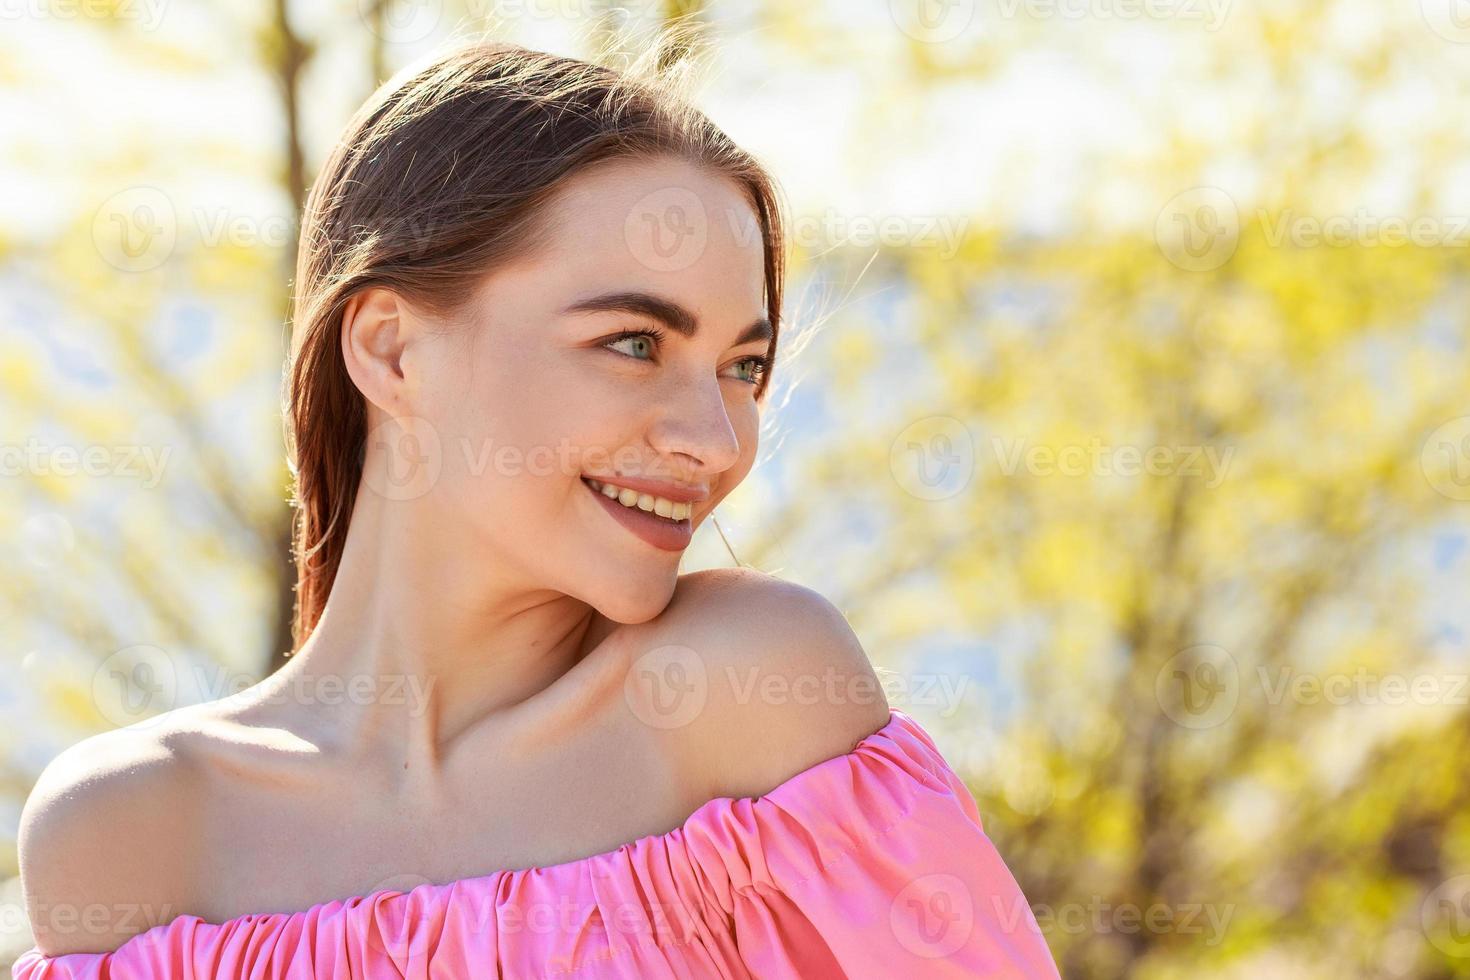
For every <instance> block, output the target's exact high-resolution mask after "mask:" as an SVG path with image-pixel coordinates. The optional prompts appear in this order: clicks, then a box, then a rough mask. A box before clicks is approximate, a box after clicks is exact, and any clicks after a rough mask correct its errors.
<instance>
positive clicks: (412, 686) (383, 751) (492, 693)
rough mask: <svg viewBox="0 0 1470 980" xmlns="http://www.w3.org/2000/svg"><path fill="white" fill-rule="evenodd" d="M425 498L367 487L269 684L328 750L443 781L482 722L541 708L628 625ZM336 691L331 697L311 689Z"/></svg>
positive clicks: (409, 775) (513, 719)
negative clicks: (310, 619) (516, 560)
mask: <svg viewBox="0 0 1470 980" xmlns="http://www.w3.org/2000/svg"><path fill="white" fill-rule="evenodd" d="M416 503H418V502H416V501H388V500H384V499H383V498H382V497H379V496H377V495H374V494H372V493H371V492H368V491H363V492H360V493H359V494H358V499H357V503H356V505H355V506H354V509H353V515H352V520H351V523H350V525H349V530H348V534H347V540H346V543H345V546H344V550H343V555H342V560H341V563H340V565H339V567H338V569H337V575H336V578H335V579H334V581H333V584H332V589H331V594H330V597H329V599H328V602H327V604H326V607H325V608H324V610H323V612H322V615H321V617H320V619H319V620H318V622H317V624H316V626H315V628H314V629H313V631H312V634H311V636H310V637H309V638H308V639H307V641H306V643H305V644H303V646H302V648H301V649H300V650H299V651H298V652H297V653H296V654H295V655H293V656H292V657H291V658H290V660H288V661H287V663H286V665H285V666H283V667H282V668H281V669H280V670H279V671H277V672H276V674H274V675H272V677H271V678H270V679H268V680H267V682H266V685H271V684H274V685H275V687H276V688H277V689H278V690H280V691H282V692H283V693H282V697H283V698H284V700H285V701H286V703H289V704H291V705H292V706H293V707H294V708H295V709H296V713H297V714H299V715H301V716H302V717H304V718H307V719H308V721H307V723H306V724H307V725H308V726H309V728H310V730H311V731H312V734H313V736H314V737H315V739H317V740H319V742H318V744H322V745H323V747H324V750H329V751H333V752H339V753H341V754H343V755H344V756H346V757H349V758H353V759H357V760H361V762H362V764H367V765H373V766H377V765H379V764H385V765H389V766H391V767H392V769H393V771H395V772H396V771H398V770H400V769H402V770H404V771H405V778H414V777H413V774H414V773H418V774H420V775H421V776H422V777H423V778H426V779H432V778H434V777H435V775H436V773H437V772H438V771H439V770H440V769H441V768H442V767H443V765H444V764H445V760H446V759H447V757H448V755H449V751H450V749H451V748H452V747H453V746H454V745H455V744H456V743H457V742H458V741H459V740H460V738H461V737H462V736H463V735H464V734H466V733H467V732H469V731H470V730H471V729H474V728H476V727H483V726H484V725H485V724H487V723H494V724H499V723H501V722H504V723H505V724H506V725H511V724H512V723H514V722H517V721H518V720H520V719H522V718H529V717H530V716H532V715H534V714H535V708H536V706H537V702H536V700H535V699H536V698H537V696H538V695H541V694H543V693H544V692H546V691H548V689H549V688H551V686H552V685H553V684H554V683H555V682H556V681H557V680H558V679H560V678H562V677H563V676H564V675H566V674H567V672H568V671H570V670H571V669H572V668H573V667H574V666H576V665H577V664H578V663H579V662H580V661H581V660H582V659H583V657H584V656H585V655H586V654H587V652H588V651H589V650H591V649H593V648H595V647H596V646H597V645H598V644H599V643H600V642H601V641H602V640H603V639H604V638H606V637H607V636H608V635H609V634H610V633H611V632H612V630H613V629H614V628H615V626H616V624H614V623H612V622H610V621H608V620H607V619H606V618H605V617H603V616H602V615H600V614H599V613H598V612H597V611H596V610H595V609H593V607H592V606H590V605H588V604H587V603H586V602H583V601H582V600H580V599H576V598H573V597H571V596H568V595H565V594H562V593H560V592H556V591H555V590H551V589H546V588H540V589H538V588H536V587H535V586H534V585H533V584H532V583H530V582H528V581H526V580H525V576H524V575H523V573H521V571H520V570H519V569H515V568H509V567H506V563H504V562H501V561H498V560H497V556H496V555H492V554H484V553H471V552H472V549H469V548H466V546H465V542H464V541H463V540H458V541H451V540H446V536H448V535H451V534H452V533H454V531H453V529H448V528H444V527H442V526H440V524H439V523H437V522H436V520H435V512H434V509H433V508H432V507H429V506H427V505H425V506H415V504H416ZM263 686H265V685H263ZM328 689H330V690H332V691H334V692H336V693H335V696H334V697H333V698H332V699H331V701H332V703H328V699H327V698H326V697H322V696H310V695H307V696H302V695H301V694H300V693H299V692H302V691H305V692H325V691H327V690H328Z"/></svg>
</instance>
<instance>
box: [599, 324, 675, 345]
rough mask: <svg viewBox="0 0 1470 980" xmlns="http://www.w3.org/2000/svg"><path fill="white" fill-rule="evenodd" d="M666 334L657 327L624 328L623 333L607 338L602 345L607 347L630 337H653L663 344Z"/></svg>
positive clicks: (657, 342)
mask: <svg viewBox="0 0 1470 980" xmlns="http://www.w3.org/2000/svg"><path fill="white" fill-rule="evenodd" d="M666 336H668V335H667V334H665V333H664V332H663V331H662V330H660V329H658V328H657V327H645V328H644V329H642V330H624V331H622V332H621V333H618V334H615V335H613V336H611V337H609V338H607V340H605V341H603V343H602V345H603V346H604V347H606V346H608V345H609V344H616V343H617V342H618V341H620V340H627V339H628V338H630V337H652V338H653V341H654V343H656V344H662V343H663V342H664V338H665V337H666Z"/></svg>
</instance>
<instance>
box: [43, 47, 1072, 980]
mask: <svg viewBox="0 0 1470 980" xmlns="http://www.w3.org/2000/svg"><path fill="white" fill-rule="evenodd" d="M301 238H302V241H301V253H300V262H299V266H298V269H297V276H296V290H297V295H296V313H295V325H294V335H293V351H292V359H291V364H290V368H289V373H288V379H287V380H288V389H287V406H286V407H287V413H288V419H289V428H290V434H291V437H292V438H291V443H292V455H293V461H294V466H295V475H296V494H297V499H296V505H297V507H298V513H297V518H298V520H297V525H296V529H295V530H296V541H295V544H296V551H297V556H298V563H297V571H298V578H299V583H298V590H297V603H298V605H297V618H296V650H295V652H294V655H293V656H292V657H291V658H290V660H289V661H288V662H287V663H286V665H285V666H284V667H283V668H281V669H280V670H279V671H277V672H276V673H275V674H273V675H272V676H271V677H269V678H268V679H266V680H265V681H263V682H262V683H260V684H258V685H256V686H255V687H252V688H250V689H249V690H247V691H245V692H243V693H242V694H240V695H237V696H235V697H231V698H227V699H224V700H219V701H212V702H208V703H205V704H202V705H197V706H193V707H190V708H184V709H179V710H176V711H173V712H169V713H167V714H165V715H163V716H161V718H160V719H159V720H158V721H157V722H156V723H153V724H149V725H147V726H129V727H128V728H124V729H120V730H117V731H114V732H109V733H106V734H105V735H101V736H96V737H94V738H92V739H88V740H87V741H85V742H83V743H81V744H80V745H79V746H77V747H74V748H73V749H71V750H68V751H67V752H66V753H64V754H63V755H62V756H61V757H59V758H58V759H57V760H56V761H55V762H54V763H53V764H52V765H51V766H49V767H48V768H47V770H46V772H45V773H44V774H43V776H42V778H41V780H40V782H39V784H38V785H37V787H36V789H35V791H34V792H33V794H32V796H31V799H30V800H29V801H28V804H27V808H26V811H25V814H24V816H23V820H22V831H21V852H22V853H21V865H22V876H23V883H24V889H25V894H26V898H27V905H28V911H29V913H30V916H31V920H32V925H33V928H34V930H35V935H36V947H35V948H34V949H32V950H29V951H28V952H27V953H26V954H25V955H24V956H23V957H22V959H21V960H20V961H19V962H17V964H16V966H15V969H14V974H15V976H16V977H17V978H20V980H33V978H40V977H55V976H61V977H66V976H110V977H112V978H114V980H120V978H131V977H145V976H146V977H185V976H190V977H193V976H230V977H235V976H240V977H245V976H250V977H308V976H323V977H359V976H361V977H380V976H381V977H388V976H391V977H398V976H403V977H427V976H432V977H455V978H459V977H497V976H505V977H543V976H558V977H561V976H565V977H629V978H632V977H642V978H658V977H668V978H673V977H751V976H759V977H803V978H811V977H843V976H849V977H885V978H886V977H894V976H925V977H929V976H935V977H938V976H954V977H960V976H966V977H968V976H1015V977H1020V976H1027V977H1032V976H1054V975H1055V969H1054V967H1053V965H1052V962H1051V959H1050V957H1049V955H1048V953H1047V950H1046V947H1045V944H1044V942H1043V941H1042V939H1041V936H1040V933H1039V931H1038V930H1037V928H1036V924H1035V921H1034V919H1033V918H1032V915H1031V912H1030V909H1029V908H1028V907H1027V905H1026V902H1025V899H1024V898H1023V897H1022V895H1021V893H1020V891H1019V890H1018V889H1017V887H1016V884H1015V881H1014V879H1013V878H1012V877H1011V875H1010V874H1009V873H1008V871H1007V870H1006V868H1005V866H1004V864H1003V863H1002V862H1001V860H1000V858H999V857H998V855H997V854H996V852H995V851H994V849H993V848H992V846H991V845H990V843H989V841H988V840H987V838H986V837H985V835H984V833H983V831H982V829H981V826H980V821H979V815H978V811H977V809H976V807H975V803H974V800H973V798H972V797H971V796H970V795H969V793H968V791H967V790H966V789H965V787H964V785H963V784H962V783H961V782H960V780H959V779H958V778H957V777H956V776H955V774H954V773H953V772H952V771H951V770H950V769H949V767H948V766H947V765H946V764H945V762H944V760H943V759H942V757H941V756H940V755H939V753H938V752H937V751H936V749H935V747H934V744H933V742H932V741H931V740H930V739H929V737H928V736H927V734H925V733H924V732H923V730H922V729H921V728H920V727H919V726H918V725H917V724H916V723H915V722H914V721H913V720H912V719H911V718H909V717H908V716H907V715H906V714H905V713H903V712H901V711H898V710H894V709H890V708H889V707H888V705H887V703H886V701H885V700H884V698H883V695H882V692H881V689H880V688H879V687H878V684H877V682H876V679H875V678H874V675H873V672H872V668H871V667H870V665H869V664H868V661H867V658H866V656H865V655H864V653H863V651H862V649H861V647H860V646H859V645H858V643H857V641H856V639H855V637H854V636H853V634H852V631H851V629H850V628H849V627H848V626H847V624H846V622H845V621H844V619H843V618H842V616H841V615H840V613H838V612H837V611H836V610H835V609H834V608H833V607H832V606H831V604H830V603H828V602H827V601H826V600H824V599H823V598H821V597H820V596H818V595H816V594H815V593H813V592H811V591H810V590H807V589H804V588H800V587H797V586H794V585H790V584H785V583H782V582H780V581H779V580H776V579H774V578H771V577H768V576H764V575H760V574H757V573H754V572H751V571H749V570H744V569H735V570H718V571H707V572H703V573H696V574H689V575H684V576H680V575H679V574H678V566H679V559H680V556H681V552H682V550H683V549H684V548H685V546H687V544H688V543H689V539H690V535H691V534H692V533H693V530H694V528H696V527H697V526H698V525H699V524H700V523H701V522H702V521H703V520H704V519H705V518H706V517H707V516H708V515H709V514H710V513H711V511H712V510H713V509H714V507H715V506H716V505H717V504H718V503H719V502H720V501H721V500H722V499H724V497H725V496H726V495H727V494H729V493H730V492H731V491H732V490H733V489H734V488H735V487H736V486H737V485H738V484H739V483H740V481H741V480H742V479H743V478H744V477H745V475H746V473H747V472H748V471H749V470H750V467H751V465H752V463H753V461H754V458H755V452H756V437H757V428H758V423H759V420H760V413H761V408H762V406H763V404H764V400H765V395H766V392H767V391H768V386H769V383H770V372H771V369H772V366H773V362H772V353H773V351H774V350H775V346H776V339H777V332H778V328H779V324H780V315H779V314H780V308H781V293H782V278H783V246H782V238H781V212H780V208H779V207H778V203H777V197H776V192H775V190H774V188H773V185H772V183H771V181H770V179H769V177H768V176H767V175H766V173H765V172H764V171H763V170H762V169H761V168H760V166H758V165H757V163H756V162H755V161H754V160H753V159H752V158H751V157H750V156H749V155H748V154H746V153H745V152H743V151H741V150H740V149H739V148H737V147H736V146H734V145H733V144H732V143H731V142H730V140H729V139H728V138H727V137H726V136H724V135H723V134H722V133H721V132H719V131H718V130H717V129H715V128H714V127H713V126H712V125H711V124H710V123H709V122H708V120H707V119H705V117H704V116H703V115H701V114H700V113H698V112H696V111H694V110H692V109H690V108H688V107H687V105H686V104H685V103H683V102H682V101H680V100H678V99H677V98H676V97H675V96H673V95H672V94H670V92H669V91H668V90H667V89H666V88H665V87H663V86H662V85H661V84H660V83H659V82H658V80H657V79H656V78H654V79H641V78H640V77H639V76H636V75H634V74H631V73H629V74H620V73H617V72H614V71H612V70H609V69H604V68H598V67H594V66H591V65H588V64H586V63H583V62H579V61H575V60H571V59H566V58H560V57H553V56H551V55H547V54H542V53H538V52H533V51H528V50H525V49H523V48H518V47H515V46H511V45H494V44H483V43H480V44H469V45H464V46H462V47H460V48H457V49H455V50H453V51H451V52H449V53H447V54H445V55H442V56H440V57H438V58H436V59H435V60H433V61H432V62H430V63H428V64H426V65H423V66H419V67H417V68H415V69H412V70H409V71H406V72H404V73H403V74H401V75H400V76H399V77H398V78H396V79H395V80H393V81H391V82H390V83H388V84H387V85H386V86H384V88H383V89H382V90H380V91H379V92H378V93H377V94H376V95H375V96H374V97H373V98H372V99H371V100H370V101H369V103H368V104H367V105H366V106H364V108H363V109H362V110H361V111H360V112H359V114H358V115H357V116H356V117H355V118H354V119H353V121H352V122H351V123H350V124H349V126H348V130H347V132H346V133H345V134H344V136H343V138H342V140H341V142H340V143H339V144H338V146H337V148H336V149H335V151H334V152H333V154H332V155H331V157H330V159H329V160H328V161H327V163H326V166H325V168H324V170H323V173H322V175H321V177H320V179H319V180H318V181H317V183H316V185H315V186H314V187H313V189H312V193H311V196H310V200H309V201H308V203H307V207H306V214H305V216H304V221H303V227H302V235H301ZM329 694H331V695H332V696H328V695H329ZM104 842H109V843H110V844H111V846H108V843H104Z"/></svg>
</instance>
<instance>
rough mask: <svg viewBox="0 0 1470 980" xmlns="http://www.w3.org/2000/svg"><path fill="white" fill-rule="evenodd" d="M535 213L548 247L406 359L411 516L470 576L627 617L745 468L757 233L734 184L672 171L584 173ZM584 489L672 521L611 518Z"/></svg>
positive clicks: (751, 454) (616, 512)
mask: <svg viewBox="0 0 1470 980" xmlns="http://www.w3.org/2000/svg"><path fill="white" fill-rule="evenodd" d="M549 218H550V221H549V224H550V227H551V229H552V230H551V240H550V243H549V246H548V247H547V248H546V249H545V250H544V251H541V252H540V253H539V254H536V255H535V256H534V257H528V258H526V259H524V260H521V261H519V262H517V263H516V264H514V265H512V266H509V267H503V268H501V269H500V270H498V271H497V272H496V273H495V274H493V275H492V276H490V277H489V278H487V279H486V281H485V282H484V284H483V285H482V287H481V288H480V290H479V291H478V294H477V295H476V297H475V298H474V301H473V302H472V303H471V305H470V306H469V308H468V311H467V312H466V313H465V315H464V322H463V323H461V324H456V325H454V327H453V329H451V330H449V331H446V332H445V333H443V334H441V335H435V336H434V337H433V338H432V340H431V341H428V342H426V343H424V344H423V345H422V346H420V348H419V350H418V351H417V352H416V353H415V357H416V364H417V366H418V368H419V370H420V371H421V372H422V376H423V379H424V381H425V382H427V383H424V384H422V386H421V388H420V395H419V397H418V398H416V399H415V401H416V406H415V410H416V413H417V414H418V415H419V416H421V417H423V418H424V419H426V420H427V421H428V422H429V423H430V424H431V425H432V426H433V427H434V430H435V433H436V435H437V437H438V439H439V441H440V447H439V449H440V452H441V453H442V468H441V471H440V474H439V476H438V478H437V479H436V481H435V485H434V487H433V488H432V490H431V491H430V492H429V493H428V494H427V495H426V496H425V498H424V502H425V503H429V504H430V506H432V507H434V508H436V509H437V510H436V513H437V514H442V515H443V519H444V521H446V522H453V523H452V525H450V526H445V527H444V529H445V530H446V531H450V532H452V533H451V536H450V540H452V541H454V542H456V543H457V545H462V547H463V549H465V551H466V553H467V560H468V561H469V562H470V563H471V564H470V565H469V567H470V568H473V566H474V563H476V562H485V561H493V562H496V563H499V570H500V571H513V572H514V571H519V572H520V573H522V575H523V577H524V578H525V580H526V581H528V582H530V583H533V584H535V585H538V586H544V587H546V588H550V589H553V590H555V591H558V592H562V593H565V594H568V595H572V596H575V597H577V598H580V599H582V600H584V601H586V602H588V603H589V604H590V605H592V606H593V607H594V608H596V609H598V610H599V611H600V612H601V613H602V614H603V615H605V616H607V617H608V618H609V619H612V620H614V621H616V622H623V623H636V622H644V621H647V620H648V619H651V618H652V617H654V616H656V615H657V614H658V613H659V612H660V611H662V609H663V608H664V606H665V605H667V603H668V600H669V598H670V596H671V595H672V592H673V588H674V583H675V580H676V577H677V574H678V565H679V559H680V555H681V554H682V551H683V549H684V547H685V546H686V544H687V537H688V535H689V534H690V533H692V529H693V528H695V527H698V526H699V524H700V523H701V522H702V521H703V520H704V518H705V517H706V516H707V515H708V514H709V513H710V511H711V510H713V509H714V507H715V505H716V504H718V503H719V502H720V501H721V500H722V499H723V498H724V497H725V496H726V495H727V494H729V493H730V491H731V490H733V489H734V488H735V487H736V485H738V484H739V483H740V481H741V480H742V479H744V477H745V475H746V474H747V473H748V472H749V471H750V468H751V465H752V463H753V462H754V459H755V452H756V442H757V430H758V427H759V422H760V406H759V405H758V404H757V402H756V397H755V396H756V391H757V383H758V382H759V381H760V380H761V377H762V363H763V361H764V358H765V357H766V356H767V355H768V354H769V352H770V330H769V326H768V325H767V324H766V308H765V297H764V284H765V273H764V255H763V243H762V239H761V235H760V231H759V225H758V223H757V220H756V215H755V212H754V211H753V209H752V208H751V206H750V204H749V203H748V202H747V200H746V199H745V197H744V196H743V194H742V193H741V191H740V189H739V187H738V186H737V185H736V184H734V183H733V182H732V181H730V180H728V179H726V178H723V177H720V176H716V175H712V174H709V173H707V172H705V171H703V170H700V169H696V168H695V167H693V166H691V165H689V164H686V163H683V162H680V161H675V160H672V159H670V160H658V161H648V160H637V161H635V160H619V161H611V162H607V163H604V164H602V165H600V166H597V167H595V168H593V169H591V170H588V171H585V172H583V173H582V174H580V175H578V176H577V177H576V178H574V179H573V180H571V181H570V182H569V183H568V184H567V185H566V187H565V188H564V190H563V191H562V193H561V194H560V195H559V197H558V198H557V199H556V200H555V201H554V202H553V204H552V205H551V214H550V215H549ZM625 332H633V333H635V334H636V335H635V336H624V337H623V338H622V339H618V335H619V334H620V333H625ZM589 479H593V480H601V481H603V482H605V483H611V484H615V485H619V486H622V487H623V488H625V489H627V490H629V491H643V492H648V493H649V495H650V496H653V497H666V498H669V499H671V500H672V501H674V502H675V503H676V504H686V505H687V517H685V518H684V519H683V520H682V521H680V522H677V523H676V522H674V521H672V520H670V519H665V518H664V517H660V516H657V515H656V514H651V513H647V512H645V511H642V510H641V509H637V508H625V507H624V505H623V504H622V503H619V502H615V501H613V500H610V499H607V498H606V497H605V496H604V495H602V494H600V493H599V492H598V491H597V490H595V489H593V487H592V486H590V485H589V484H588V482H587V481H588V480H589ZM660 488H667V489H665V492H663V493H660V492H659V489H660ZM686 498H687V500H686ZM659 509H666V508H664V507H662V506H660V508H659ZM683 513H684V511H683V510H678V509H676V510H674V511H673V513H672V514H671V515H670V516H671V517H679V516H681V515H682V514H683ZM438 522H439V518H438V517H437V516H436V518H435V523H436V524H438ZM680 525H682V526H680Z"/></svg>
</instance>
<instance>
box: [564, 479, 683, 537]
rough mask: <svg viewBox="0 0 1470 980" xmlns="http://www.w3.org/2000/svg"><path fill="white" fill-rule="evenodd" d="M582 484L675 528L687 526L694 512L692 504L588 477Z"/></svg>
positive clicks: (629, 508)
mask: <svg viewBox="0 0 1470 980" xmlns="http://www.w3.org/2000/svg"><path fill="white" fill-rule="evenodd" d="M582 482H583V483H585V484H586V485H587V486H588V487H589V488H590V489H591V490H592V491H593V492H594V493H599V494H601V495H602V496H604V497H606V498H607V499H608V500H610V501H613V502H615V503H617V504H619V505H620V506H622V507H625V508H627V509H628V510H632V511H639V512H641V513H643V514H645V515H647V516H648V517H654V518H658V519H659V520H662V521H666V522H668V523H669V524H673V525H675V526H678V525H686V526H687V525H688V524H689V518H690V516H691V515H692V514H693V512H694V505H693V504H689V503H679V502H677V501H673V500H667V499H665V498H663V497H658V496H654V495H653V494H649V493H639V492H638V491H636V490H629V489H627V488H626V487H615V486H612V485H611V484H607V483H600V482H598V481H597V480H594V479H592V478H591V477H588V476H584V477H582Z"/></svg>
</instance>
